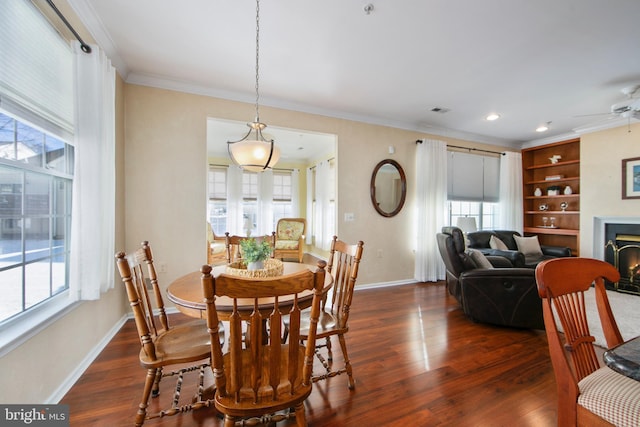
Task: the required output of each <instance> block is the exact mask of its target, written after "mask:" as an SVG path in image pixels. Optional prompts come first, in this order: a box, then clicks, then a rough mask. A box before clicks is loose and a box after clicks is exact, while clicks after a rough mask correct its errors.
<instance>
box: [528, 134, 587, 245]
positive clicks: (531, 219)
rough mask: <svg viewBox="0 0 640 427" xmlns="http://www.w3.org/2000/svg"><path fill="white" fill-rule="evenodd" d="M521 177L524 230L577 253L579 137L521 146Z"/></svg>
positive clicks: (547, 242) (578, 228) (547, 243)
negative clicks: (525, 146) (524, 147)
mask: <svg viewBox="0 0 640 427" xmlns="http://www.w3.org/2000/svg"><path fill="white" fill-rule="evenodd" d="M522 178H523V179H522V181H523V209H524V230H523V231H524V234H525V235H526V236H533V235H537V236H538V240H539V241H540V244H541V245H549V246H567V247H569V248H571V252H572V253H573V254H574V255H576V256H578V255H579V248H580V139H579V138H578V139H571V140H568V141H562V142H556V143H553V144H547V145H541V146H537V147H531V148H526V149H524V150H522ZM552 218H553V219H552ZM545 224H546V225H545ZM551 225H553V226H551Z"/></svg>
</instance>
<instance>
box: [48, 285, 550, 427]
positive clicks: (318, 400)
mask: <svg viewBox="0 0 640 427" xmlns="http://www.w3.org/2000/svg"><path fill="white" fill-rule="evenodd" d="M184 320H188V318H186V317H185V316H183V315H180V314H174V315H171V321H172V322H180V321H184ZM350 329H351V330H350V332H349V334H347V345H348V348H349V353H350V354H349V355H350V357H351V360H352V363H353V368H354V376H355V378H356V388H355V390H353V391H350V390H348V388H347V378H346V376H344V375H341V376H337V377H334V378H330V379H328V380H326V381H322V382H319V383H316V385H315V386H314V391H313V393H312V395H311V397H310V398H309V399H308V400H307V403H306V411H307V420H308V423H309V425H310V426H363V427H364V426H366V427H377V426H474V427H478V426H491V427H496V426H509V427H511V426H555V425H556V397H557V394H556V388H555V380H554V376H553V370H552V367H551V362H550V359H549V353H548V349H547V340H546V336H545V334H544V332H543V331H532V330H518V329H509V328H500V327H493V326H489V325H482V324H475V323H473V322H471V321H469V320H468V319H467V318H465V317H464V315H463V314H462V311H461V309H460V307H459V306H458V304H457V302H456V301H455V299H454V298H452V297H450V296H449V295H448V293H447V292H446V290H445V287H444V284H443V283H438V284H433V283H424V284H415V285H405V286H399V287H389V288H381V289H374V290H361V291H356V293H355V295H354V302H353V305H352V311H351V317H350ZM139 348H140V347H139V343H138V338H137V336H136V330H135V325H134V323H133V320H130V321H128V322H127V323H126V324H125V326H124V327H123V328H122V330H121V331H120V332H119V333H118V334H117V335H116V337H115V338H114V339H113V340H112V342H111V343H110V344H109V345H108V346H107V347H106V348H105V350H104V351H103V352H102V353H101V354H100V356H99V357H98V358H97V359H96V360H95V362H94V363H93V364H92V365H91V366H90V367H89V369H87V371H86V372H85V373H84V374H83V375H82V377H81V378H80V379H79V380H78V382H77V383H76V384H75V385H74V386H73V388H72V389H71V390H70V391H69V393H68V394H67V395H66V396H65V397H64V399H63V400H62V401H61V402H60V403H65V404H69V405H70V413H71V425H72V426H109V427H113V426H126V425H132V422H133V417H134V414H135V412H136V409H137V405H138V402H139V398H140V394H141V392H142V386H143V381H144V377H145V371H144V369H142V368H141V367H140V366H139V364H138V356H137V355H138V351H139ZM334 349H336V350H337V351H335V352H334V354H335V355H336V357H335V360H334V363H341V360H342V359H341V357H340V356H339V355H340V351H339V345H338V342H337V340H336V341H335V343H334ZM206 380H207V381H208V382H209V383H210V382H211V377H210V376H209V377H208V378H206ZM164 381H167V380H166V379H165V380H164ZM185 383H186V380H185ZM163 386H164V388H166V390H167V392H166V393H162V390H163ZM171 386H172V384H171V381H170V380H169V382H168V383H165V382H163V383H162V384H161V394H160V397H158V398H156V399H153V400H152V403H151V408H150V409H152V408H154V407H157V405H158V404H159V403H162V404H164V403H166V402H168V401H170V399H171V397H172V396H171V394H172V393H171V392H170V388H171ZM188 390H189V389H188V387H187V386H186V385H185V387H184V388H183V394H182V396H189V395H190V394H189V391H188ZM281 424H282V423H281ZM221 425H222V421H221V420H220V419H219V418H217V417H216V414H215V411H214V410H213V409H204V410H200V411H196V412H190V413H187V414H183V415H177V416H174V417H166V418H162V419H155V420H150V421H147V422H146V423H145V426H151V427H152V426H171V427H173V426H221ZM285 425H293V423H292V422H291V423H288V424H286V423H285Z"/></svg>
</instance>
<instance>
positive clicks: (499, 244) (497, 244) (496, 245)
mask: <svg viewBox="0 0 640 427" xmlns="http://www.w3.org/2000/svg"><path fill="white" fill-rule="evenodd" d="M489 246H490V247H491V249H499V250H501V251H508V250H509V248H508V247H507V245H505V244H504V242H503V241H502V240H500V239H498V238H497V237H496V236H491V239H489Z"/></svg>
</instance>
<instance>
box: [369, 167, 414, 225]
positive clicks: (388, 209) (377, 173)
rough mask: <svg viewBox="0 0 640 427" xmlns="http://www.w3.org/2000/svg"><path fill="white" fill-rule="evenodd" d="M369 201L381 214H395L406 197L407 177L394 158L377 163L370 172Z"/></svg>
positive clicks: (387, 215) (390, 215)
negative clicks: (371, 172)
mask: <svg viewBox="0 0 640 427" xmlns="http://www.w3.org/2000/svg"><path fill="white" fill-rule="evenodd" d="M370 191H371V203H373V207H374V208H375V210H376V211H377V212H378V213H379V214H380V215H382V216H385V217H392V216H395V215H397V214H398V213H399V212H400V210H402V206H403V205H404V200H405V198H406V197H407V178H406V176H405V174H404V170H403V169H402V166H400V164H399V163H398V162H396V161H395V160H391V159H385V160H383V161H381V162H380V163H378V164H377V165H376V167H375V168H374V169H373V174H371V186H370Z"/></svg>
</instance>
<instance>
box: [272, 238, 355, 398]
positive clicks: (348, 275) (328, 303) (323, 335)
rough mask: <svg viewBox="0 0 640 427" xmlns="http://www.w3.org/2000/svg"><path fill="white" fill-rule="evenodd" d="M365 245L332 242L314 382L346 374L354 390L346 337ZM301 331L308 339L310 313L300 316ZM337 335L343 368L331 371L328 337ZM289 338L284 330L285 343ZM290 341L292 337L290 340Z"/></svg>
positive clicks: (330, 352)
mask: <svg viewBox="0 0 640 427" xmlns="http://www.w3.org/2000/svg"><path fill="white" fill-rule="evenodd" d="M363 249H364V243H363V242H362V241H359V242H358V243H357V244H355V245H350V244H347V243H345V242H343V241H341V240H338V237H337V236H333V240H332V241H331V252H330V255H329V262H328V264H327V272H328V273H329V274H331V275H332V276H333V287H332V289H331V291H330V292H329V295H326V298H325V299H324V300H323V301H322V307H321V310H320V319H319V320H318V327H317V332H316V340H317V341H321V340H323V342H322V341H321V342H319V343H317V344H316V348H315V355H316V357H317V358H318V360H320V362H321V363H322V366H323V367H324V369H325V372H324V373H322V374H317V375H316V374H314V375H313V377H312V380H313V381H314V382H316V381H320V380H324V379H327V378H331V377H335V376H336V375H341V374H344V373H346V374H347V375H348V377H349V381H348V387H349V389H351V390H353V389H354V388H355V384H356V381H355V379H354V378H353V369H352V367H351V361H350V360H349V353H348V352H347V341H346V337H345V336H346V334H347V332H349V323H348V321H349V312H350V309H351V302H352V300H353V290H354V288H355V284H356V279H357V278H358V268H359V266H360V260H361V259H362V252H363ZM301 322H302V325H303V326H302V330H301V331H300V336H301V338H302V339H303V340H308V339H311V337H310V336H309V334H308V333H307V331H308V330H309V325H310V324H311V319H310V318H309V313H308V312H307V311H304V312H303V314H302V320H301ZM334 335H337V336H338V341H339V342H340V349H341V350H342V357H343V359H344V366H343V367H342V368H340V369H333V366H332V365H333V351H332V346H331V337H332V336H334ZM287 338H288V336H287V330H286V329H285V333H284V340H285V341H286V340H287ZM291 339H292V338H291ZM322 348H326V350H327V357H326V358H325V357H324V355H323V354H322V352H321V349H322Z"/></svg>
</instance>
